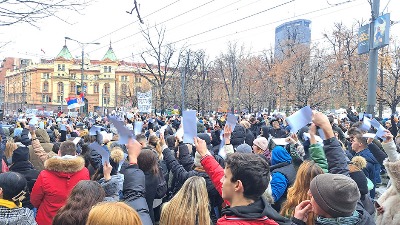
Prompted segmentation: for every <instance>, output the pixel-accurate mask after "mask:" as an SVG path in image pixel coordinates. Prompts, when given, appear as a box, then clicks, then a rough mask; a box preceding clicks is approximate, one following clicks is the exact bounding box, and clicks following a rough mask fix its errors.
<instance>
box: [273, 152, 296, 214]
mask: <svg viewBox="0 0 400 225" xmlns="http://www.w3.org/2000/svg"><path fill="white" fill-rule="evenodd" d="M270 171H271V176H272V179H271V182H270V185H271V189H272V197H273V198H274V201H275V203H274V204H273V205H272V207H273V208H274V209H275V210H276V211H278V212H279V211H280V208H281V204H282V203H283V202H284V201H286V194H287V189H288V188H289V187H290V186H291V185H292V184H293V183H294V180H295V179H296V169H295V168H294V166H293V164H292V157H291V156H290V154H289V152H288V151H287V150H286V149H285V148H283V147H282V146H276V147H275V148H274V149H273V150H272V156H271V167H270Z"/></svg>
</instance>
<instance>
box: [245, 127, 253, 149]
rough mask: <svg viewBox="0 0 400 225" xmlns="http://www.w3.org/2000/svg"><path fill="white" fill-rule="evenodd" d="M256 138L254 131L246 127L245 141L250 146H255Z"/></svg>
mask: <svg viewBox="0 0 400 225" xmlns="http://www.w3.org/2000/svg"><path fill="white" fill-rule="evenodd" d="M254 139H255V138H254V135H253V132H251V130H250V129H246V139H245V141H244V142H245V143H246V144H248V145H250V146H253V141H254Z"/></svg>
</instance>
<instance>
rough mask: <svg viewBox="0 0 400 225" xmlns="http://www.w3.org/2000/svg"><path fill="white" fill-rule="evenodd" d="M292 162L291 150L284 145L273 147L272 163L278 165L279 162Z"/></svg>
mask: <svg viewBox="0 0 400 225" xmlns="http://www.w3.org/2000/svg"><path fill="white" fill-rule="evenodd" d="M284 162H286V163H291V162H292V157H291V156H290V154H289V152H288V151H286V149H284V148H283V147H282V146H276V147H275V148H274V149H272V154H271V165H276V164H278V163H284Z"/></svg>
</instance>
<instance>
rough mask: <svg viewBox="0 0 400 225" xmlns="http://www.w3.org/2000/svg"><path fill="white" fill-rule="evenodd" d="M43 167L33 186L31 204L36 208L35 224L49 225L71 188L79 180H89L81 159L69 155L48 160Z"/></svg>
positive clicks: (83, 161)
mask: <svg viewBox="0 0 400 225" xmlns="http://www.w3.org/2000/svg"><path fill="white" fill-rule="evenodd" d="M44 167H45V169H44V170H43V171H42V172H40V174H39V177H38V178H37V180H36V183H35V185H34V186H33V189H32V193H31V203H32V205H33V206H34V207H35V208H38V211H37V216H36V222H37V223H38V224H39V225H51V224H52V220H53V217H54V216H55V215H56V214H57V211H58V210H59V209H60V208H61V207H62V206H63V205H64V204H65V201H66V200H67V197H68V195H69V193H70V192H71V190H72V188H73V187H74V186H75V185H76V184H77V183H78V182H79V181H81V180H89V171H88V170H87V169H86V167H85V160H84V159H83V158H82V157H80V156H69V155H66V156H63V157H59V156H55V157H53V158H50V159H48V160H46V161H45V162H44Z"/></svg>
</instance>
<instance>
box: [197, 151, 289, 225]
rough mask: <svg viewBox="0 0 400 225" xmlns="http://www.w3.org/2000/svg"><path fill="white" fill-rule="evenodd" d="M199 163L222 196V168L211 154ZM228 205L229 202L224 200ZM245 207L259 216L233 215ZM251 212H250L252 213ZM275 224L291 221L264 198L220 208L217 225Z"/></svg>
mask: <svg viewBox="0 0 400 225" xmlns="http://www.w3.org/2000/svg"><path fill="white" fill-rule="evenodd" d="M201 165H202V166H203V168H204V170H205V171H206V173H207V174H208V176H209V177H210V179H211V181H212V182H213V184H214V186H215V189H217V191H218V192H219V194H220V195H221V196H222V183H221V178H222V177H223V176H224V169H222V167H221V166H220V165H219V164H218V162H217V161H216V160H215V158H214V157H213V156H207V157H205V158H203V159H202V160H201ZM225 202H226V203H227V204H228V205H229V202H227V201H225ZM243 208H247V210H246V211H247V212H250V213H252V212H251V211H252V210H253V209H254V210H255V212H254V213H256V214H259V215H260V216H259V217H258V218H254V217H253V218H249V217H243V216H242V217H241V216H237V215H235V212H239V213H240V211H241V209H243ZM254 213H252V214H254ZM277 222H279V223H277ZM235 224H236V225H250V224H251V225H253V224H254V225H277V224H291V221H290V220H289V219H287V218H284V217H282V216H281V215H279V213H278V212H276V211H275V210H274V209H273V208H272V207H271V205H269V204H268V203H267V202H266V201H265V200H264V198H260V200H258V201H256V202H255V203H253V204H250V205H248V206H245V207H243V206H241V207H233V208H229V207H227V208H225V209H223V210H222V217H221V218H219V219H218V221H217V225H235Z"/></svg>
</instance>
